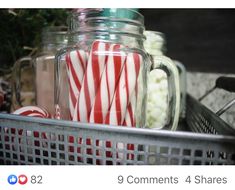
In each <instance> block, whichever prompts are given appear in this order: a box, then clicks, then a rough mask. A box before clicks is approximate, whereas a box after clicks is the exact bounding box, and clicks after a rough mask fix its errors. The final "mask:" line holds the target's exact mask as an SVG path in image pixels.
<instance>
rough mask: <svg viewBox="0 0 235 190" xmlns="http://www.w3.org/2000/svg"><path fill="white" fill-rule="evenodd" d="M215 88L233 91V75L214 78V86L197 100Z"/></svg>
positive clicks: (234, 78)
mask: <svg viewBox="0 0 235 190" xmlns="http://www.w3.org/2000/svg"><path fill="white" fill-rule="evenodd" d="M216 88H220V89H223V90H226V91H229V92H235V77H225V76H221V77H219V78H217V79H216V82H215V86H214V87H213V88H212V89H210V90H208V91H207V92H206V93H205V94H204V95H203V96H202V97H200V98H199V99H198V100H199V101H202V100H203V99H204V98H205V97H206V96H207V95H209V94H210V93H212V92H213V91H214V90H215V89H216Z"/></svg>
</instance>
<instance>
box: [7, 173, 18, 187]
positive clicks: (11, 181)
mask: <svg viewBox="0 0 235 190" xmlns="http://www.w3.org/2000/svg"><path fill="white" fill-rule="evenodd" d="M17 180H18V179H17V177H16V176H15V175H9V176H8V178H7V181H8V183H9V184H10V185H15V184H16V183H17Z"/></svg>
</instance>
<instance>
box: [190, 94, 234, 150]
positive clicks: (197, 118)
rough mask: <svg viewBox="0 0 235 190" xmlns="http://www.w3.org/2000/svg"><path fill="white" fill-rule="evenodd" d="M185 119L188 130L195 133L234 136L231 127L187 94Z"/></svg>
mask: <svg viewBox="0 0 235 190" xmlns="http://www.w3.org/2000/svg"><path fill="white" fill-rule="evenodd" d="M186 121H187V125H188V126H189V128H190V130H191V131H194V132H197V133H210V134H220V135H233V136H235V129H234V128H233V127H231V126H230V125H228V124H227V123H226V122H224V121H223V120H222V119H221V118H220V117H219V116H218V115H216V114H215V113H214V112H212V111H211V110H209V109H208V108H206V107H205V106H204V105H202V104H201V103H200V102H199V101H198V100H196V99H194V98H193V97H191V96H189V95H188V96H187V112H186ZM234 148H235V147H234Z"/></svg>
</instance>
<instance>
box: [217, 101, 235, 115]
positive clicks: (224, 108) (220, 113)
mask: <svg viewBox="0 0 235 190" xmlns="http://www.w3.org/2000/svg"><path fill="white" fill-rule="evenodd" d="M233 105H235V98H234V99H233V100H231V101H230V102H228V103H227V104H225V105H224V106H223V107H222V108H221V109H220V110H219V111H217V112H216V114H217V115H218V116H221V115H222V114H223V113H224V112H226V111H227V110H228V109H229V108H231V107H232V106H233Z"/></svg>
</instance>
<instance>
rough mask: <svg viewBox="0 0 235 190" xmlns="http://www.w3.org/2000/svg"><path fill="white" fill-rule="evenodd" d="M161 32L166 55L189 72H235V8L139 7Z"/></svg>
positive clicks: (149, 24)
mask: <svg viewBox="0 0 235 190" xmlns="http://www.w3.org/2000/svg"><path fill="white" fill-rule="evenodd" d="M140 12H141V13H142V14H143V15H144V16H145V26H146V29H148V30H156V31H161V32H163V33H165V35H166V39H167V55H168V56H169V57H171V58H174V59H176V60H179V61H181V62H182V63H184V64H185V66H186V68H187V69H188V70H190V71H201V72H216V73H235V9H226V10H225V9H141V10H140Z"/></svg>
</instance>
